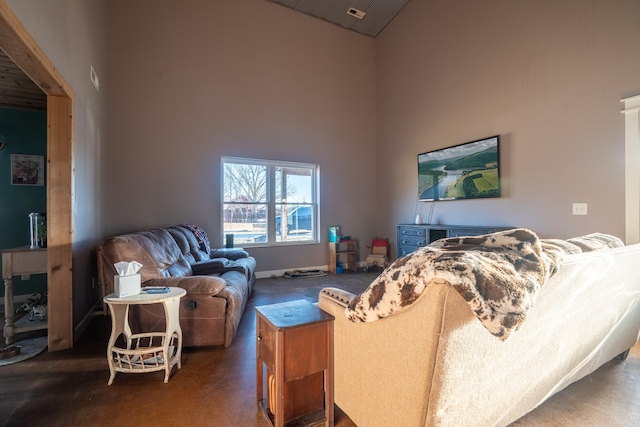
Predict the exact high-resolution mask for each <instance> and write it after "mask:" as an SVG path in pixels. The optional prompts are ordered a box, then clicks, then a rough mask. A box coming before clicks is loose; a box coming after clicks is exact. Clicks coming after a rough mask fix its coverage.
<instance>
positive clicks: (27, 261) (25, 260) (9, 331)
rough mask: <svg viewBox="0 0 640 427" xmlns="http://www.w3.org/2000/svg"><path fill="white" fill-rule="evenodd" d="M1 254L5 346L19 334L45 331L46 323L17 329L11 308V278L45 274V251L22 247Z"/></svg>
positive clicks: (46, 269)
mask: <svg viewBox="0 0 640 427" xmlns="http://www.w3.org/2000/svg"><path fill="white" fill-rule="evenodd" d="M0 252H1V253H2V278H3V279H4V317H5V321H4V330H3V331H4V332H3V335H4V339H5V343H6V344H7V345H9V344H11V343H12V342H13V336H14V335H15V334H18V333H20V332H28V331H35V330H38V329H47V327H48V323H49V322H48V320H47V322H46V323H44V324H43V323H38V324H37V325H35V326H23V327H17V326H15V323H14V315H15V312H14V307H13V276H19V275H21V274H39V273H47V272H48V268H47V249H46V248H30V247H29V246H22V247H19V248H14V249H3V250H2V251H0Z"/></svg>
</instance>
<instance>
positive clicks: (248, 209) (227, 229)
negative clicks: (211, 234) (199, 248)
mask: <svg viewBox="0 0 640 427" xmlns="http://www.w3.org/2000/svg"><path fill="white" fill-rule="evenodd" d="M266 216H267V205H266V204H241V203H233V204H229V203H225V204H224V226H223V230H222V234H223V238H224V236H225V235H227V234H233V243H234V245H238V246H240V245H243V244H251V243H264V242H266V241H267V221H266Z"/></svg>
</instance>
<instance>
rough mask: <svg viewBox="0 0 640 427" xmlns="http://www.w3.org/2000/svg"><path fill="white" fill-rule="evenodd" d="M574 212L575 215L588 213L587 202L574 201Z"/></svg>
mask: <svg viewBox="0 0 640 427" xmlns="http://www.w3.org/2000/svg"><path fill="white" fill-rule="evenodd" d="M573 214H574V215H586V214H587V204H586V203H574V204H573Z"/></svg>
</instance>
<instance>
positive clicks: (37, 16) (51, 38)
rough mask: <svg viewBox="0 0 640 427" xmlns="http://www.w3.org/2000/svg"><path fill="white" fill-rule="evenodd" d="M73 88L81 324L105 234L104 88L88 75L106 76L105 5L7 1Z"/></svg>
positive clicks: (76, 297) (76, 300)
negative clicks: (92, 70) (98, 246)
mask: <svg viewBox="0 0 640 427" xmlns="http://www.w3.org/2000/svg"><path fill="white" fill-rule="evenodd" d="M7 4H8V5H9V6H10V7H11V9H12V10H13V11H14V12H15V14H16V15H17V16H18V18H19V19H20V21H21V22H22V23H23V24H24V25H25V27H26V28H27V30H28V31H29V33H30V34H31V35H32V36H33V37H34V38H35V39H36V41H37V43H38V45H39V46H40V48H42V50H43V52H44V53H45V55H46V56H47V57H48V58H49V59H50V60H51V61H52V62H53V64H54V65H55V67H56V68H57V69H58V70H59V71H60V73H61V74H62V76H63V77H64V79H65V80H66V81H67V83H68V84H69V85H70V86H71V87H72V88H73V90H74V92H75V104H74V111H73V114H74V146H73V154H72V156H73V167H74V174H73V184H72V185H73V188H72V191H73V200H74V201H73V225H72V226H73V241H74V243H73V310H74V324H76V325H77V324H78V323H79V322H80V321H81V320H82V318H83V317H84V316H85V315H86V313H87V311H88V309H89V308H90V307H91V305H92V304H93V303H94V302H95V301H96V300H97V289H95V288H92V285H91V280H92V277H93V276H94V275H95V258H94V250H95V247H96V246H97V245H98V244H99V242H100V239H101V237H102V235H103V234H102V229H101V227H102V219H103V218H102V215H103V209H102V200H101V190H102V179H101V173H102V171H103V167H102V162H103V159H102V153H101V151H102V144H103V141H104V140H105V130H106V129H105V124H106V110H105V91H104V89H106V88H104V87H103V88H101V89H102V90H101V91H100V92H97V91H96V89H95V88H94V87H93V84H92V83H91V81H90V79H89V75H90V70H91V65H93V67H94V69H95V70H96V72H97V73H98V76H99V77H100V79H101V80H103V81H108V77H107V75H106V50H107V49H106V21H105V16H106V15H105V9H106V7H105V5H106V2H104V1H101V0H95V1H94V0H92V1H84V0H46V1H44V0H29V1H24V0H7Z"/></svg>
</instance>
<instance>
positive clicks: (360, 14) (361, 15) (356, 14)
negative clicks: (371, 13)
mask: <svg viewBox="0 0 640 427" xmlns="http://www.w3.org/2000/svg"><path fill="white" fill-rule="evenodd" d="M366 14H367V13H366V12H363V11H361V10H358V9H356V8H355V7H350V8H349V10H347V15H351V16H353V17H355V18H358V19H362V18H364V16H365V15H366Z"/></svg>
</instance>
